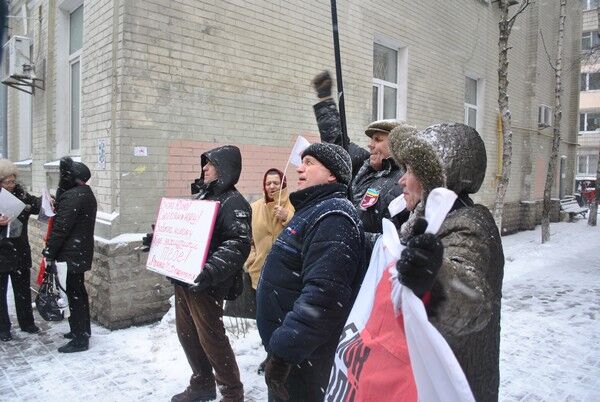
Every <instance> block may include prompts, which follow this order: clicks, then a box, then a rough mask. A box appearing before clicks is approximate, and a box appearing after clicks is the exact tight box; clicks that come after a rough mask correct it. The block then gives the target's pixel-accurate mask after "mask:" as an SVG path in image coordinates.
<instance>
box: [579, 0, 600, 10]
mask: <svg viewBox="0 0 600 402" xmlns="http://www.w3.org/2000/svg"><path fill="white" fill-rule="evenodd" d="M581 6H582V8H583V10H584V11H585V10H594V9H596V8H598V0H581Z"/></svg>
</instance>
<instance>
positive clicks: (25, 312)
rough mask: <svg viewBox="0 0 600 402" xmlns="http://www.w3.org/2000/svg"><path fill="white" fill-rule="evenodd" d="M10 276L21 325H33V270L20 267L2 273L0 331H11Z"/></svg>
mask: <svg viewBox="0 0 600 402" xmlns="http://www.w3.org/2000/svg"><path fill="white" fill-rule="evenodd" d="M9 276H10V282H11V283H12V288H13V293H14V295H15V308H16V310H17V321H18V322H19V327H20V328H21V329H23V328H27V327H30V326H32V325H33V311H32V309H31V289H30V288H29V278H30V276H31V272H30V268H27V269H25V268H20V269H18V270H16V271H12V272H3V273H0V331H10V327H11V323H10V318H9V317H8V305H7V301H6V296H7V293H8V277H9Z"/></svg>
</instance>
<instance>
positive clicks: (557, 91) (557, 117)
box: [540, 0, 567, 243]
mask: <svg viewBox="0 0 600 402" xmlns="http://www.w3.org/2000/svg"><path fill="white" fill-rule="evenodd" d="M566 15H567V0H560V14H559V17H558V40H557V44H556V63H552V60H550V55H549V54H548V50H547V49H546V44H545V42H544V36H543V35H542V33H541V31H540V35H542V44H543V45H544V50H545V51H546V56H548V62H549V63H550V67H552V69H553V70H554V119H553V123H554V124H553V136H552V137H553V138H552V152H551V154H550V159H549V160H548V171H547V172H546V185H545V186H544V203H543V208H542V243H546V242H547V241H548V240H550V206H551V204H550V196H551V195H552V185H553V184H554V181H555V175H556V161H557V160H558V148H559V147H560V121H561V119H562V104H561V101H560V95H561V92H562V82H561V77H562V53H563V42H564V39H565V20H566Z"/></svg>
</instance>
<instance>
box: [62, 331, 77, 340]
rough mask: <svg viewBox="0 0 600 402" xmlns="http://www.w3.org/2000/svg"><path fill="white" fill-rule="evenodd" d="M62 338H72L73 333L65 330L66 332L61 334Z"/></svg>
mask: <svg viewBox="0 0 600 402" xmlns="http://www.w3.org/2000/svg"><path fill="white" fill-rule="evenodd" d="M63 338H65V339H73V338H74V336H73V333H72V332H67V333H66V334H63Z"/></svg>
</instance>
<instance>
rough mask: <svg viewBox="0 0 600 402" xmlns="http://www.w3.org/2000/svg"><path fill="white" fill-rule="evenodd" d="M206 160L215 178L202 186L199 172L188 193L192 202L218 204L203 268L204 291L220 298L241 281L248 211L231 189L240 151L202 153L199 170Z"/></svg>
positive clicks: (249, 233) (237, 174)
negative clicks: (208, 284)
mask: <svg viewBox="0 0 600 402" xmlns="http://www.w3.org/2000/svg"><path fill="white" fill-rule="evenodd" d="M208 161H210V162H211V163H212V164H213V165H214V166H215V168H216V169H217V172H218V179H217V180H215V181H213V182H211V183H204V171H202V174H201V176H200V178H199V179H197V180H196V181H195V182H194V184H193V185H192V192H195V193H196V192H197V195H196V196H195V197H194V198H196V199H201V200H209V201H219V203H220V206H219V212H218V214H217V220H216V222H215V227H214V230H213V235H212V239H211V241H210V248H209V251H208V257H207V259H206V263H205V264H204V269H206V270H207V271H208V272H209V273H210V278H211V280H212V284H211V287H210V288H209V289H208V292H209V293H210V294H212V295H213V296H215V297H216V298H218V299H223V298H224V297H226V296H227V295H228V293H229V292H230V290H231V287H232V286H233V285H234V284H235V282H236V279H239V280H241V274H242V271H243V266H244V262H245V261H246V259H247V258H248V254H250V243H251V240H252V231H251V229H250V222H251V221H252V211H251V209H250V204H248V201H246V199H245V198H244V197H243V196H242V195H241V194H240V193H239V192H238V191H237V189H236V188H235V184H236V183H237V182H238V180H239V178H240V173H241V171H242V156H241V154H240V150H239V149H238V148H237V147H235V146H233V145H226V146H223V147H219V148H215V149H212V150H210V151H208V152H205V153H204V154H202V157H201V164H202V167H204V165H206V163H207V162H208ZM196 190H197V191H196Z"/></svg>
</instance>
